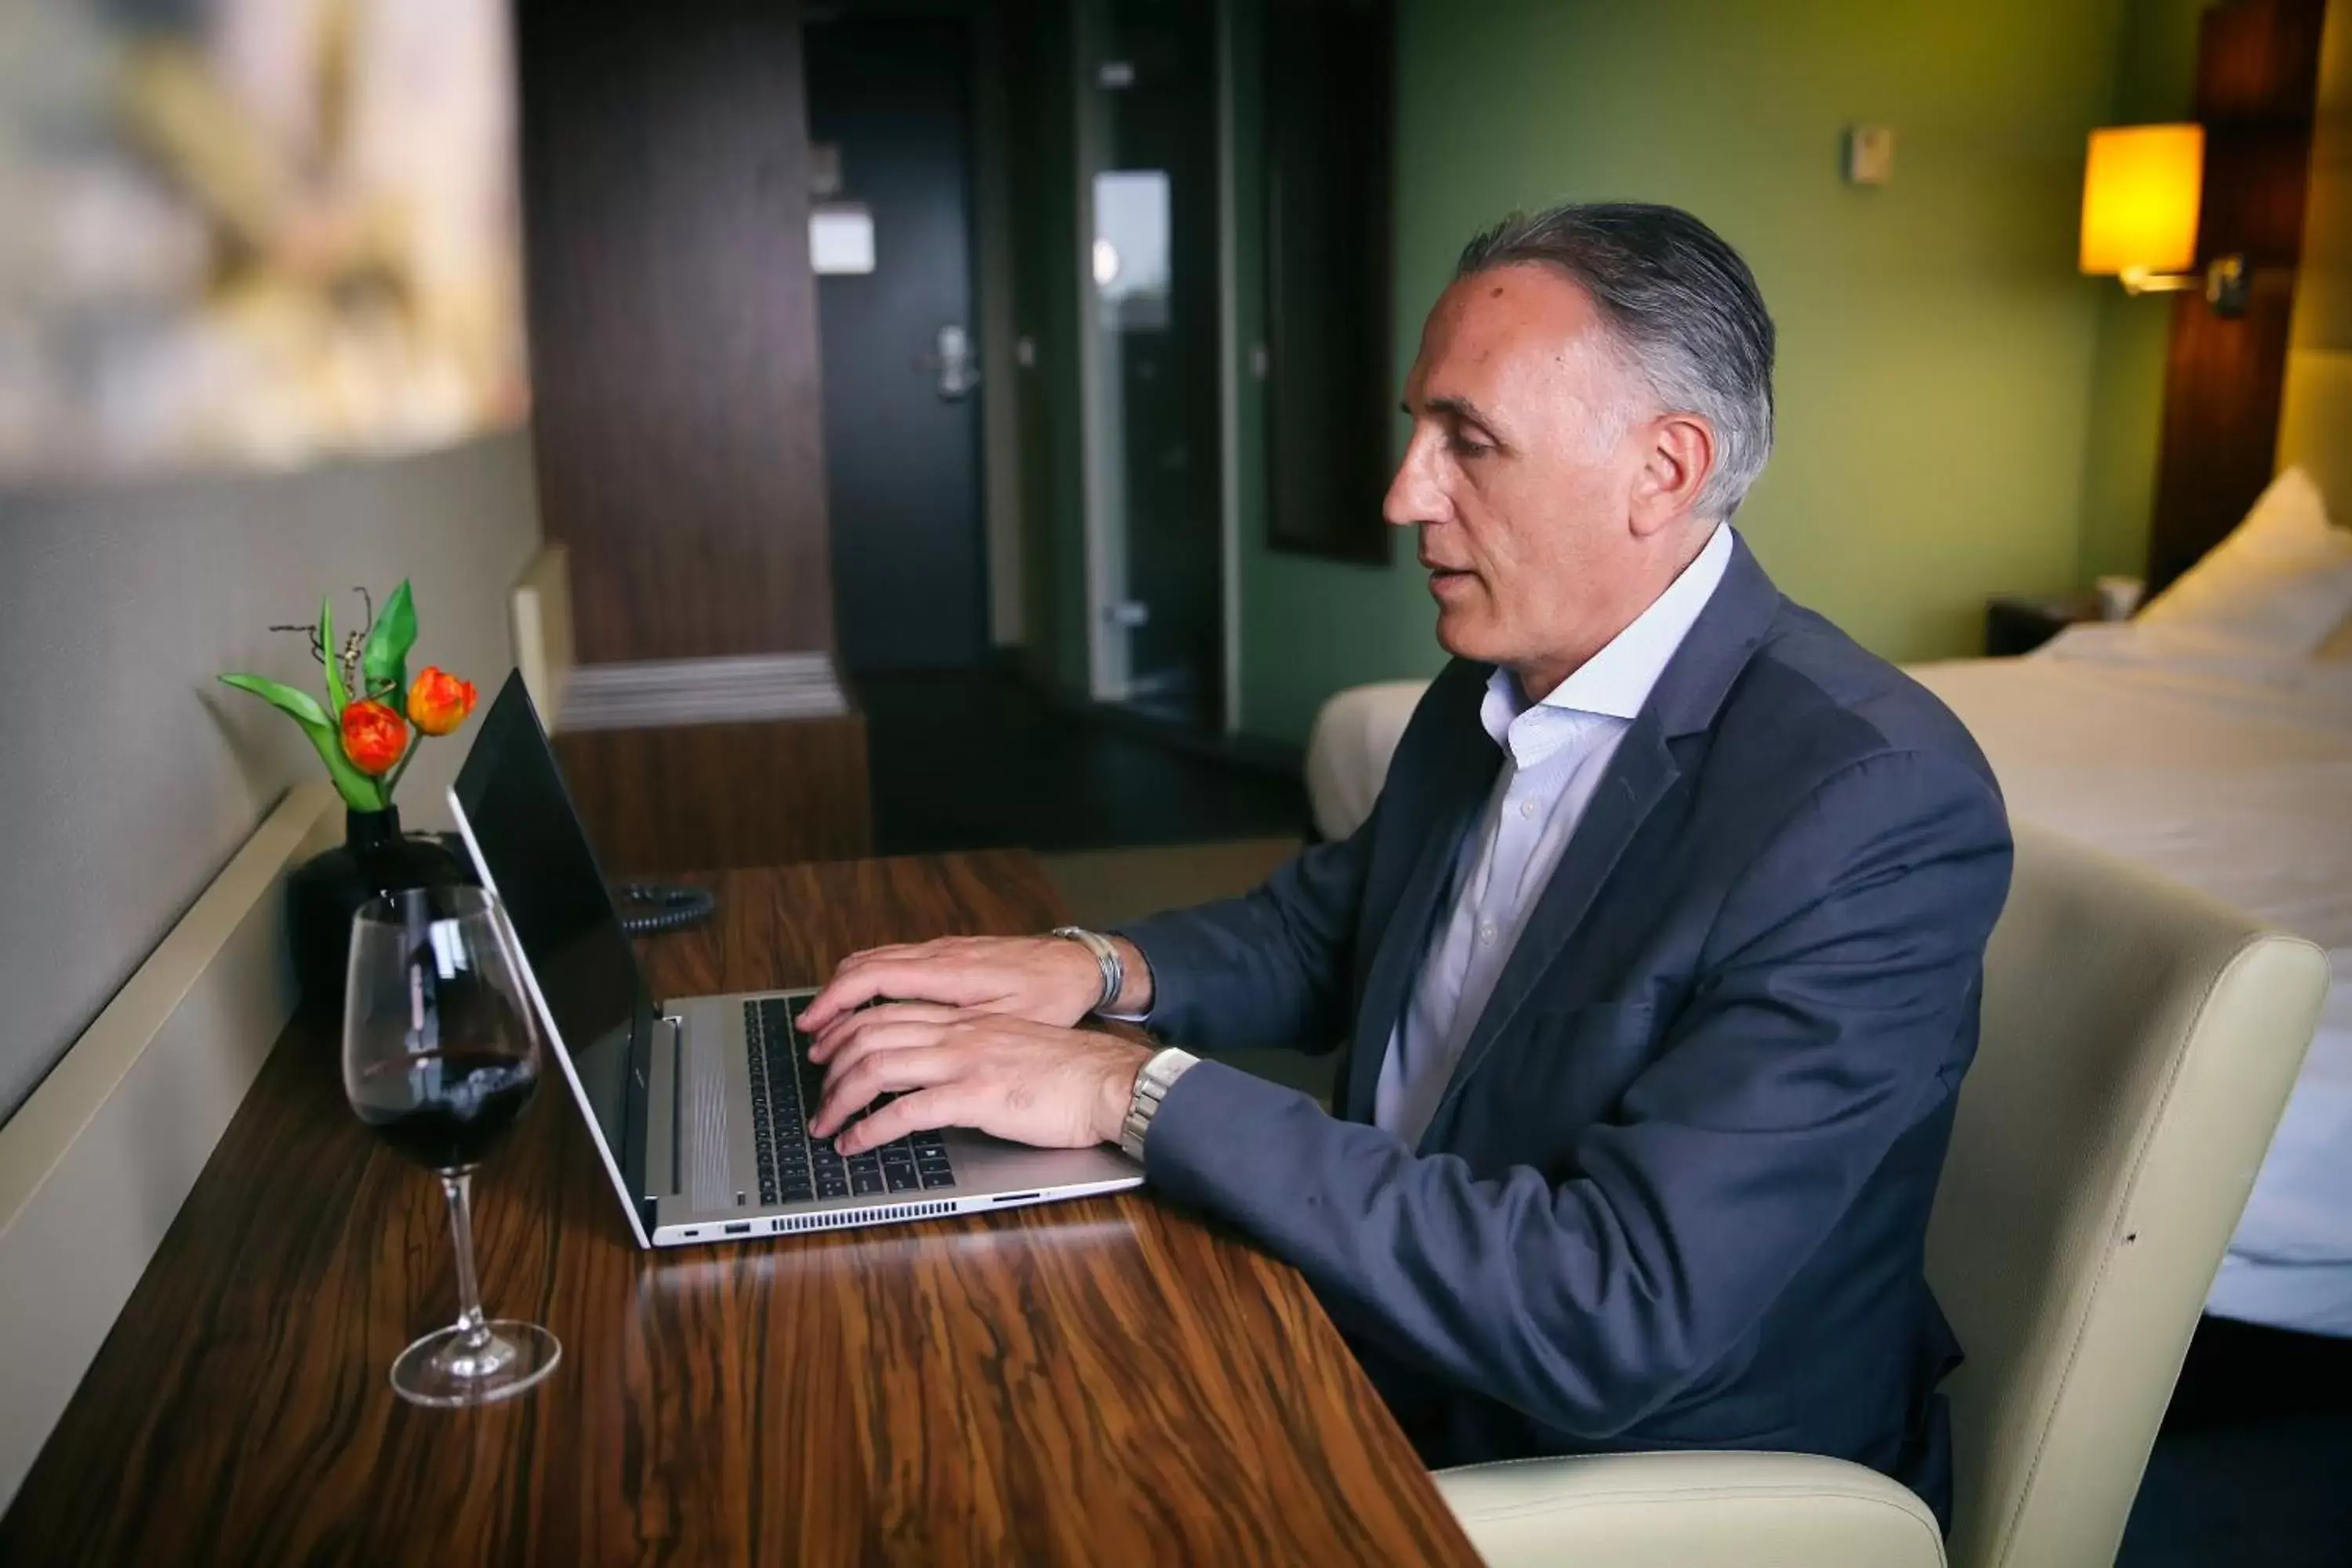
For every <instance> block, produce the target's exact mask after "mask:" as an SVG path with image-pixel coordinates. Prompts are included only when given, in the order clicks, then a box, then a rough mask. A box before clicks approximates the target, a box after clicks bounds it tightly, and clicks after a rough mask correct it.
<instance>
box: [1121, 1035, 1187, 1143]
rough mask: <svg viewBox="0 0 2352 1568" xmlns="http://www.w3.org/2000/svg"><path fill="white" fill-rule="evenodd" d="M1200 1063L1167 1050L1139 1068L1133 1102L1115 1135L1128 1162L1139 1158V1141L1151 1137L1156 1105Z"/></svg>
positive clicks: (1157, 1107) (1185, 1052) (1181, 1053)
mask: <svg viewBox="0 0 2352 1568" xmlns="http://www.w3.org/2000/svg"><path fill="white" fill-rule="evenodd" d="M1200 1060H1201V1058H1198V1057H1196V1056H1194V1055H1193V1054H1192V1052H1190V1051H1182V1050H1178V1049H1177V1048H1176V1047H1173V1046H1171V1047H1168V1048H1167V1049H1166V1050H1163V1051H1160V1052H1157V1053H1155V1054H1154V1055H1153V1056H1152V1058H1151V1059H1150V1061H1147V1062H1145V1063H1144V1064H1143V1070H1142V1071H1141V1072H1139V1073H1137V1074H1136V1075H1135V1098H1133V1099H1132V1100H1129V1101H1128V1102H1127V1122H1126V1124H1125V1125H1124V1126H1122V1127H1121V1128H1120V1129H1119V1131H1118V1146H1119V1148H1120V1149H1121V1150H1122V1151H1123V1152H1125V1153H1126V1155H1127V1157H1128V1158H1129V1159H1130V1160H1140V1159H1142V1158H1143V1141H1144V1140H1145V1139H1146V1138H1148V1137H1150V1134H1151V1123H1152V1121H1153V1119H1155V1118H1156V1117H1158V1116H1159V1114H1160V1101H1161V1100H1165V1099H1167V1098H1168V1091H1169V1090H1170V1089H1173V1088H1174V1087H1175V1086H1176V1080H1177V1079H1180V1078H1181V1077H1183V1076H1184V1074H1185V1073H1186V1072H1187V1071H1188V1070H1190V1069H1191V1068H1193V1067H1196V1066H1198V1065H1199V1063H1200Z"/></svg>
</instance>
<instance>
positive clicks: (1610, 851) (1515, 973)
mask: <svg viewBox="0 0 2352 1568" xmlns="http://www.w3.org/2000/svg"><path fill="white" fill-rule="evenodd" d="M1680 776H1681V771H1680V770H1679V769H1677V768H1676V767H1675V761H1674V758H1673V756H1672V755H1671V754H1669V753H1668V752H1667V750H1666V744H1665V741H1664V737H1663V736H1662V735H1661V733H1660V729H1659V725H1658V719H1657V714H1656V712H1655V711H1654V710H1652V711H1647V712H1644V713H1643V715H1642V716H1641V717H1640V718H1638V719H1636V720H1635V721H1633V728H1632V729H1630V730H1628V731H1626V732H1625V738H1624V740H1623V741H1622V742H1619V744H1618V747H1617V754H1616V755H1615V756H1614V757H1612V758H1611V759H1610V762H1609V771H1608V772H1607V773H1605V774H1603V775H1602V777H1601V785H1600V787H1599V788H1598V789H1596V790H1594V791H1593V794H1592V800H1591V804H1589V805H1587V806H1586V807H1585V808H1584V819H1583V820H1582V821H1581V822H1579V823H1578V824H1577V825H1576V831H1575V832H1574V833H1572V834H1570V836H1569V840H1568V844H1567V846H1566V847H1564V848H1563V849H1562V850H1561V851H1560V856H1559V865H1558V866H1556V867H1554V868H1553V869H1552V874H1551V880H1550V881H1549V883H1547V884H1546V885H1545V887H1544V890H1543V892H1542V894H1541V895H1540V896H1539V897H1538V899H1537V900H1536V907H1535V909H1534V910H1533V911H1532V912H1531V913H1530V914H1529V915H1528V921H1527V924H1526V925H1524V926H1523V927H1521V928H1520V931H1519V940H1518V943H1517V946H1515V947H1514V948H1512V950H1511V956H1510V957H1509V959H1507V961H1506V962H1505V963H1504V964H1503V973H1502V974H1501V976H1500V977H1499V978H1498V979H1497V980H1496V982H1495V990H1494V994H1492V995H1490V996H1489V997H1488V998H1487V999H1486V1010H1485V1011H1484V1012H1482V1013H1480V1014H1479V1015H1478V1024H1477V1026H1476V1027H1475V1029H1473V1030H1472V1031H1471V1035H1470V1042H1469V1044H1468V1045H1466V1046H1465V1047H1463V1050H1462V1059H1461V1060H1460V1061H1458V1062H1457V1063H1455V1064H1454V1076H1453V1078H1452V1079H1450V1080H1449V1081H1448V1082H1447V1084H1446V1088H1445V1095H1444V1098H1443V1099H1442V1100H1439V1101H1438V1104H1437V1110H1436V1111H1435V1112H1434V1113H1433V1115H1432V1116H1431V1117H1430V1119H1429V1127H1428V1130H1427V1131H1425V1132H1424V1133H1423V1138H1422V1142H1423V1147H1424V1148H1426V1147H1428V1146H1430V1140H1431V1138H1432V1137H1433V1135H1434V1134H1435V1133H1436V1132H1437V1131H1439V1129H1441V1128H1442V1127H1443V1126H1444V1123H1445V1121H1446V1119H1447V1117H1448V1116H1449V1115H1450V1114H1451V1113H1452V1111H1453V1109H1454V1101H1455V1100H1457V1099H1459V1098H1460V1096H1461V1092H1462V1085H1463V1083H1464V1081H1465V1079H1468V1078H1469V1076H1470V1075H1471V1073H1473V1072H1475V1071H1476V1070H1477V1067H1478V1064H1479V1062H1480V1061H1481V1060H1483V1059H1484V1058H1486V1053H1487V1052H1489V1051H1491V1050H1493V1049H1494V1048H1495V1041H1496V1037H1499V1036H1500V1035H1501V1034H1502V1033H1503V1031H1504V1030H1505V1029H1507V1028H1508V1027H1509V1026H1510V1023H1511V1020H1512V1018H1513V1017H1514V1016H1516V1015H1517V1013H1518V1010H1519V1008H1520V1006H1521V1005H1523V1004H1524V1003H1525V1002H1526V1001H1527V999H1528V995H1529V994H1531V993H1533V992H1534V990H1535V989H1536V987H1537V986H1538V984H1541V983H1542V982H1543V980H1544V979H1545V977H1546V976H1547V975H1548V974H1549V973H1550V972H1551V970H1552V968H1553V966H1554V964H1555V963H1557V962H1558V961H1559V955H1560V953H1561V952H1562V951H1563V950H1564V949H1565V948H1566V947H1567V946H1568V944H1569V942H1570V938H1572V937H1573V936H1574V935H1575V934H1576V930H1577V928H1578V927H1579V926H1580V925H1582V924H1583V923H1584V917H1585V915H1586V914H1587V913H1588V912H1589V911H1590V910H1591V908H1592V900H1594V899H1595V898H1596V897H1598V896H1599V894H1600V892H1601V884H1603V883H1604V882H1606V881H1608V879H1609V874H1610V873H1611V872H1612V871H1613V870H1615V869H1616V868H1617V862H1618V860H1619V859H1620V858H1622V857H1623V855H1624V853H1625V846H1626V845H1628V844H1630V843H1632V842H1633V835H1634V834H1635V833H1636V832H1638V831H1640V829H1641V826H1642V824H1643V822H1644V821H1646V820H1647V819H1648V817H1649V815H1650V813H1651V811H1652V810H1653V809H1654V808H1655V807H1656V805H1657V804H1658V802H1659V801H1660V800H1661V799H1663V798H1664V795H1665V793H1666V791H1667V790H1668V789H1669V788H1671V787H1672V786H1673V784H1674V782H1675V779H1676V778H1678V777H1680Z"/></svg>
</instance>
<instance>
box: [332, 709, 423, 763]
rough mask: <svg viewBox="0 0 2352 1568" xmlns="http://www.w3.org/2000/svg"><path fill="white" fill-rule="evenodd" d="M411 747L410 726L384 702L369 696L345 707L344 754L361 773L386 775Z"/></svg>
mask: <svg viewBox="0 0 2352 1568" xmlns="http://www.w3.org/2000/svg"><path fill="white" fill-rule="evenodd" d="M407 750H408V725H407V724H406V723H405V722H404V721H403V720H402V719H401V717H400V715H399V714H397V713H395V712H394V711H393V710H391V709H390V708H388V707H386V706H385V705H384V704H383V703H381V702H378V701H377V700H375V699H373V698H372V697H366V698H362V699H361V700H359V701H357V702H354V703H352V705H351V706H350V707H348V708H346V709H344V710H343V755H345V756H347V757H349V758H351V760H352V766H353V767H355V768H357V769H359V771H360V772H362V773H366V774H368V775H370V776H371V777H373V778H382V777H383V775H384V774H386V773H390V772H392V769H393V764H394V763H397V762H399V761H400V758H401V753H402V752H405V751H407Z"/></svg>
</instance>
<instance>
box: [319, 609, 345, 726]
mask: <svg viewBox="0 0 2352 1568" xmlns="http://www.w3.org/2000/svg"><path fill="white" fill-rule="evenodd" d="M319 647H320V648H322V649H323V650H325V651H324V653H323V655H322V656H321V657H320V660H319V662H320V663H321V664H323V665H325V666H326V667H327V702H328V705H329V706H330V707H331V708H332V709H333V710H335V711H336V712H337V713H341V711H342V710H343V707H344V705H345V704H346V703H348V702H350V701H351V699H350V698H349V697H347V696H345V695H344V694H343V664H342V660H341V659H340V658H336V657H335V655H336V651H337V650H336V647H335V608H334V601H332V600H331V599H330V598H328V597H327V595H324V594H321V595H319Z"/></svg>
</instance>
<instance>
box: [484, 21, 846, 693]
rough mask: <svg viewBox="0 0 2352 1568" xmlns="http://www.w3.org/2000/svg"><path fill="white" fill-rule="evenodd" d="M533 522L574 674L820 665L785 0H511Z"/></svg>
mask: <svg viewBox="0 0 2352 1568" xmlns="http://www.w3.org/2000/svg"><path fill="white" fill-rule="evenodd" d="M515 36H516V58H517V66H518V69H519V72H520V100H521V147H522V172H523V198H524V200H523V207H524V232H525V240H526V249H527V265H528V294H529V306H530V338H531V374H532V379H533V384H534V399H535V413H534V419H533V423H534V426H535V433H536V438H537V447H538V465H539V490H540V505H541V513H542V516H543V518H544V520H545V526H546V531H547V534H548V536H549V537H550V538H551V539H557V540H562V542H564V543H566V544H568V545H569V546H570V547H571V551H572V604H573V613H574V619H575V621H576V637H577V643H578V650H579V655H580V658H581V659H582V660H583V662H587V663H604V662H611V661H615V660H628V659H652V658H698V657H711V656H717V655H725V654H744V653H762V652H776V651H783V650H789V649H804V648H824V647H831V646H832V641H833V608H832V605H833V589H832V578H831V574H830V571H829V566H828V559H827V549H826V525H825V500H824V447H823V443H822V440H821V433H820V424H819V409H818V396H817V391H818V383H817V337H816V332H817V328H816V291H815V285H814V279H813V278H812V276H811V274H810V270H809V258H808V133H807V126H806V117H805V111H804V104H803V83H802V65H801V17H800V7H799V5H797V4H796V3H795V0H693V3H692V4H688V5H648V4H644V3H642V0H639V3H636V4H622V3H620V0H517V4H516V7H515Z"/></svg>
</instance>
